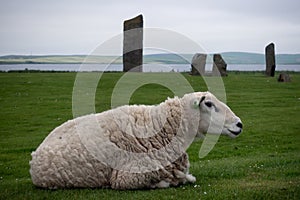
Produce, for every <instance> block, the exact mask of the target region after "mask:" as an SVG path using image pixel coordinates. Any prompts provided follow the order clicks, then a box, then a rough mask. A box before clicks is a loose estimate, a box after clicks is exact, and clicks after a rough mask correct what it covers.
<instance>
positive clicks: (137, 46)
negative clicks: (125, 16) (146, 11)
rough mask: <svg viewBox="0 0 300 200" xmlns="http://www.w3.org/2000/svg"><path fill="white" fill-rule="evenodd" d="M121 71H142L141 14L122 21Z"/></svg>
mask: <svg viewBox="0 0 300 200" xmlns="http://www.w3.org/2000/svg"><path fill="white" fill-rule="evenodd" d="M123 71H124V72H127V71H134V72H142V71H143V16H142V15H139V16H137V17H135V18H132V19H129V20H126V21H124V39H123Z"/></svg>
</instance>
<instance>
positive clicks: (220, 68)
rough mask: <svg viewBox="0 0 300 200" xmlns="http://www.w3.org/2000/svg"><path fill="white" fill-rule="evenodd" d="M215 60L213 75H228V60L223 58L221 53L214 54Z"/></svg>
mask: <svg viewBox="0 0 300 200" xmlns="http://www.w3.org/2000/svg"><path fill="white" fill-rule="evenodd" d="M213 60H214V62H213V69H212V75H213V76H218V75H221V76H227V72H226V69H227V64H226V62H225V61H224V60H223V58H222V56H221V54H214V58H213Z"/></svg>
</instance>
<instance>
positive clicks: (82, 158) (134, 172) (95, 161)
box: [30, 92, 242, 189]
mask: <svg viewBox="0 0 300 200" xmlns="http://www.w3.org/2000/svg"><path fill="white" fill-rule="evenodd" d="M214 130H216V133H222V134H225V135H228V136H230V137H236V136H237V135H239V134H240V133H241V131H242V123H241V120H240V119H239V118H238V117H237V116H236V115H235V114H234V113H233V112H232V111H231V110H230V108H229V107H227V106H226V105H225V104H224V103H222V102H220V101H219V100H217V98H216V97H215V96H213V95H212V94H211V93H209V92H196V93H191V94H186V95H184V96H183V97H182V98H178V97H175V98H169V99H167V100H166V101H165V102H163V103H161V104H159V105H157V106H145V105H139V106H137V105H132V106H128V105H126V106H121V107H118V108H115V109H112V110H108V111H105V112H102V113H98V114H91V115H87V116H83V117H79V118H75V119H73V120H70V121H67V122H65V123H64V124H62V125H61V126H59V127H57V128H56V129H54V130H53V131H52V132H51V133H50V134H49V135H48V137H47V138H46V139H45V140H44V141H43V143H42V144H41V145H40V146H39V147H38V148H37V150H36V151H35V152H33V153H32V154H31V155H32V160H31V161H30V166H31V168H30V174H31V177H32V181H33V183H34V185H36V186H38V187H43V188H51V189H55V188H74V187H91V188H95V187H102V188H113V189H139V188H165V187H169V186H177V185H179V184H184V183H188V182H192V183H193V182H195V181H196V178H195V177H194V176H192V175H191V174H189V160H188V155H187V153H186V152H185V151H186V149H187V148H188V146H189V145H190V144H191V142H192V141H193V139H194V137H195V136H200V135H202V134H205V133H206V132H207V131H210V132H214ZM217 130H219V131H217Z"/></svg>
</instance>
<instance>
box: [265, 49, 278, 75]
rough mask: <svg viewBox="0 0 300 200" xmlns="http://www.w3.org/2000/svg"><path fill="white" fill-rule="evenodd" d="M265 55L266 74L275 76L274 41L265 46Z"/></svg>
mask: <svg viewBox="0 0 300 200" xmlns="http://www.w3.org/2000/svg"><path fill="white" fill-rule="evenodd" d="M265 57H266V75H267V76H273V77H274V76H275V68H276V64H275V45H274V43H271V44H269V45H268V46H266V48H265Z"/></svg>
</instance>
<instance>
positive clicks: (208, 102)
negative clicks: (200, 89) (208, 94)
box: [205, 101, 213, 108]
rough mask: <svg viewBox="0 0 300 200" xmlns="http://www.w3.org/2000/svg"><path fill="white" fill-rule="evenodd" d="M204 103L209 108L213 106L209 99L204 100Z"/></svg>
mask: <svg viewBox="0 0 300 200" xmlns="http://www.w3.org/2000/svg"><path fill="white" fill-rule="evenodd" d="M205 105H206V106H207V107H209V108H211V107H212V106H213V103H212V102H210V101H207V102H205Z"/></svg>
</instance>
